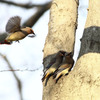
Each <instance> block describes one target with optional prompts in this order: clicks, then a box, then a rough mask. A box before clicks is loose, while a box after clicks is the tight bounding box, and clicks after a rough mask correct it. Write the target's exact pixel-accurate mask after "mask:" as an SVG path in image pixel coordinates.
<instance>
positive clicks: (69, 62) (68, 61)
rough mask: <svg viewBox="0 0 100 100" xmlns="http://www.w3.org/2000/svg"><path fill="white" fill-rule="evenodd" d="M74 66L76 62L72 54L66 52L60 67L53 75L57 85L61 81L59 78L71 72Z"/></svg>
mask: <svg viewBox="0 0 100 100" xmlns="http://www.w3.org/2000/svg"><path fill="white" fill-rule="evenodd" d="M73 64H74V60H73V58H72V52H70V53H67V52H66V53H65V56H64V57H63V61H62V63H61V65H60V67H59V68H58V69H57V70H56V71H55V72H54V75H53V78H54V79H55V81H56V83H57V81H58V80H59V78H61V77H62V76H63V75H67V74H68V73H69V71H71V68H72V67H73Z"/></svg>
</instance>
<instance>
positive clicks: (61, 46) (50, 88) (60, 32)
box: [43, 0, 78, 100]
mask: <svg viewBox="0 0 100 100" xmlns="http://www.w3.org/2000/svg"><path fill="white" fill-rule="evenodd" d="M77 7H78V0H53V2H52V6H51V9H50V21H49V33H48V35H47V38H46V41H45V46H44V50H43V51H44V59H43V64H44V68H45V67H46V66H47V65H48V63H49V62H50V60H51V59H52V57H54V56H55V54H56V53H57V52H58V51H60V50H64V51H67V52H71V51H73V49H74V41H75V30H76V27H77ZM68 77H69V75H68V76H66V77H65V76H64V77H62V78H61V79H60V80H59V81H58V83H57V84H55V82H54V80H53V79H52V77H51V78H50V79H49V81H48V83H47V86H46V87H43V100H66V99H67V95H68V94H67V91H66V90H67V87H68V84H67V82H68V81H69V80H71V79H69V78H68ZM67 78H68V79H67ZM43 84H44V83H43ZM66 84H67V85H66Z"/></svg>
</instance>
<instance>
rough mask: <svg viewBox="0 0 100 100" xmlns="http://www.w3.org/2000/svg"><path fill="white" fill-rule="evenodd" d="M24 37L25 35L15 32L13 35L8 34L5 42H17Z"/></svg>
mask: <svg viewBox="0 0 100 100" xmlns="http://www.w3.org/2000/svg"><path fill="white" fill-rule="evenodd" d="M24 37H26V35H25V34H23V33H22V32H15V33H11V34H9V35H8V37H7V38H6V40H7V41H17V40H21V39H23V38H24Z"/></svg>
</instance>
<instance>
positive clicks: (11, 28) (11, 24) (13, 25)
mask: <svg viewBox="0 0 100 100" xmlns="http://www.w3.org/2000/svg"><path fill="white" fill-rule="evenodd" d="M20 22H21V18H20V17H19V16H15V17H11V18H10V19H9V20H8V23H7V25H6V32H8V33H14V32H16V31H19V30H20Z"/></svg>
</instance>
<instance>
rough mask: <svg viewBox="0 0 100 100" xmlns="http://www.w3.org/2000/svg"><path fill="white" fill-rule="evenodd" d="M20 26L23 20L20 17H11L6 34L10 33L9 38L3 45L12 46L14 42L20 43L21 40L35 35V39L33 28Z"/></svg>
mask: <svg viewBox="0 0 100 100" xmlns="http://www.w3.org/2000/svg"><path fill="white" fill-rule="evenodd" d="M20 24H21V18H20V17H19V16H15V17H11V18H10V19H9V20H8V22H7V25H6V32H7V33H8V36H7V37H6V38H5V40H4V42H2V43H1V44H11V43H12V41H19V40H21V39H24V38H25V37H26V36H27V35H29V34H33V37H34V36H35V33H34V31H33V30H32V28H30V27H24V28H22V27H21V26H20Z"/></svg>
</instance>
